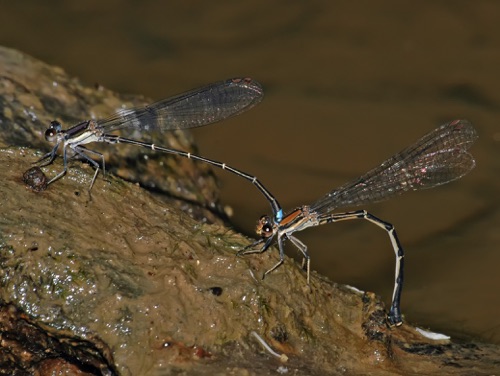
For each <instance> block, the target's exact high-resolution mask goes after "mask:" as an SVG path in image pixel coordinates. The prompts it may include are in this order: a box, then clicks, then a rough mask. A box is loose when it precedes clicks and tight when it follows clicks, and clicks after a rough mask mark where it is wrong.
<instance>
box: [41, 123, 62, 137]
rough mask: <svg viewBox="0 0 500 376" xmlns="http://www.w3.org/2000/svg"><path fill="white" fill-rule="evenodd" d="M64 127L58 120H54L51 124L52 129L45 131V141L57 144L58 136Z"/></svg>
mask: <svg viewBox="0 0 500 376" xmlns="http://www.w3.org/2000/svg"><path fill="white" fill-rule="evenodd" d="M61 131H62V125H61V123H59V122H58V121H56V120H52V121H51V122H50V127H48V128H47V130H46V131H45V140H47V141H48V142H55V141H56V139H57V135H58V134H59V133H61Z"/></svg>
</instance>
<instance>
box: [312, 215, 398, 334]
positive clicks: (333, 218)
mask: <svg viewBox="0 0 500 376" xmlns="http://www.w3.org/2000/svg"><path fill="white" fill-rule="evenodd" d="M350 219H366V220H367V221H369V222H372V223H374V224H375V225H377V226H378V227H380V228H382V229H384V230H385V231H387V234H388V235H389V239H390V240H391V243H392V247H393V249H394V253H395V254H396V272H395V277H394V291H393V294H392V302H391V308H390V310H389V317H388V320H389V323H390V324H391V325H396V326H399V325H401V324H402V323H403V320H402V317H401V308H400V302H401V291H402V289H403V275H404V273H403V267H404V251H403V247H402V246H401V243H400V242H399V238H398V236H397V234H396V230H395V229H394V226H393V225H392V224H390V223H388V222H385V221H383V220H381V219H380V218H378V217H375V216H374V215H372V214H370V213H368V212H367V211H366V210H357V211H353V212H347V213H338V214H330V215H325V216H322V217H320V218H319V222H320V224H325V223H331V222H338V221H345V220H350Z"/></svg>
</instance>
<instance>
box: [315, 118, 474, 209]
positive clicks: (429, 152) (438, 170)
mask: <svg viewBox="0 0 500 376" xmlns="http://www.w3.org/2000/svg"><path fill="white" fill-rule="evenodd" d="M476 138H477V133H476V130H475V129H474V127H473V126H472V124H471V123H470V122H468V121H467V120H454V121H452V122H449V123H446V124H443V125H442V126H440V127H439V128H436V129H435V130H433V131H432V132H430V133H428V134H426V135H425V136H424V137H422V138H421V139H420V140H418V141H417V142H416V143H415V144H413V145H412V146H410V147H408V148H406V149H404V150H403V151H401V152H400V153H398V154H396V155H394V156H393V157H391V158H389V159H388V160H386V161H385V162H384V163H382V164H381V165H380V166H379V167H377V168H375V169H373V170H371V171H369V172H367V173H366V174H364V175H363V176H361V177H360V178H358V179H356V180H353V181H351V182H349V183H347V184H344V185H343V186H341V187H339V188H336V189H334V190H332V191H331V192H330V193H328V194H327V195H325V196H324V197H322V198H321V199H319V200H318V201H316V202H315V203H313V204H312V205H310V207H311V210H313V211H315V212H317V213H319V214H326V213H329V212H331V211H333V210H335V209H336V208H340V207H346V206H359V205H363V204H367V203H369V202H377V201H382V200H386V199H388V198H391V197H393V196H395V195H399V194H401V193H403V192H405V191H409V190H418V189H426V188H432V187H436V186H438V185H441V184H446V183H448V182H450V181H453V180H456V179H459V178H461V177H462V176H464V175H465V174H467V173H468V172H469V171H470V170H472V168H474V166H475V161H474V158H473V157H472V155H470V154H469V153H468V152H467V149H468V148H469V147H470V146H471V144H472V143H473V142H474V141H475V140H476Z"/></svg>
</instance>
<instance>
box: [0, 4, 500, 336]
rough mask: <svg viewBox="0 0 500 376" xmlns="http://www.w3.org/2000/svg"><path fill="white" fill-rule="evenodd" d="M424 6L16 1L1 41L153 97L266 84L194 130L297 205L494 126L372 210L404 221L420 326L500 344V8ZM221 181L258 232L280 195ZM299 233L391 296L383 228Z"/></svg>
mask: <svg viewBox="0 0 500 376" xmlns="http://www.w3.org/2000/svg"><path fill="white" fill-rule="evenodd" d="M410 5H411V3H401V2H397V1H378V2H370V1H365V2H356V3H353V2H349V1H340V2H338V1H337V2H317V1H310V2H301V1H276V0H275V1H260V0H259V1H253V2H248V3H239V2H231V1H221V2H217V3H213V2H202V1H199V2H196V1H195V2H182V3H180V2H179V4H171V3H169V2H162V1H159V0H149V1H142V2H134V1H126V2H123V1H121V2H119V1H108V2H99V1H86V2H76V1H68V2H60V3H58V4H57V6H56V5H53V4H52V5H50V4H49V3H40V2H37V1H24V2H22V3H20V2H7V1H0V9H1V12H0V44H2V45H6V46H10V47H15V48H18V49H20V50H22V51H24V52H27V53H29V54H31V55H34V56H36V57H38V58H40V59H42V60H45V61H47V62H49V63H53V64H56V65H59V66H61V67H63V68H64V69H65V70H67V71H68V72H70V73H71V74H73V75H75V76H78V77H80V78H81V79H83V80H84V81H86V82H88V83H94V82H96V83H99V84H102V85H104V86H106V87H109V88H112V89H114V90H118V91H122V92H130V93H142V94H144V95H147V96H149V97H151V98H154V99H161V98H164V97H167V96H170V95H174V94H177V93H180V92H182V91H185V90H188V89H191V88H194V87H197V86H200V85H202V84H205V83H208V82H212V81H217V80H220V79H224V78H229V77H233V76H241V75H244V76H251V77H253V78H255V79H257V80H259V81H260V82H261V83H262V84H263V85H264V87H265V90H266V98H265V100H264V102H263V103H262V104H261V105H259V106H258V107H257V108H256V109H254V110H252V111H251V112H250V113H247V114H245V115H243V116H240V117H238V118H235V119H231V120H229V121H226V122H224V123H221V124H218V125H214V126H211V127H207V128H205V129H200V130H196V131H195V132H194V133H195V137H196V140H197V142H198V144H199V146H200V152H201V154H203V155H205V156H207V157H210V158H214V159H218V160H221V161H225V162H227V163H230V164H232V165H234V166H235V167H238V168H240V169H242V170H244V171H247V172H249V173H252V174H255V175H257V176H258V177H259V179H260V180H261V181H262V182H264V183H265V184H266V186H267V187H268V188H269V189H270V190H271V191H272V192H273V193H274V194H275V195H276V196H277V198H278V199H279V200H280V202H281V204H282V205H283V206H284V207H285V208H286V209H289V210H291V209H293V208H294V207H295V206H298V205H302V204H305V203H310V202H312V201H313V200H315V199H316V198H319V197H320V196H322V195H323V194H325V193H326V192H327V191H329V190H331V189H332V188H334V187H335V186H338V185H340V184H342V183H344V182H345V181H346V180H348V179H351V178H354V177H356V176H358V175H360V174H362V173H364V172H365V171H367V170H368V169H370V168H372V167H374V166H376V165H377V164H379V163H380V162H382V161H383V160H384V159H385V158H387V157H389V156H390V155H392V154H393V153H395V152H398V151H399V150H401V149H402V148H404V147H406V146H407V145H409V144H411V143H412V142H414V141H415V140H416V139H417V138H419V137H420V136H422V135H423V134H424V133H426V132H427V131H430V130H431V129H433V128H435V127H437V126H438V125H440V124H441V123H444V122H446V121H449V120H452V119H457V118H467V119H469V120H471V121H472V122H473V123H474V124H475V125H476V127H477V129H478V132H479V135H480V139H479V140H478V142H477V143H476V145H475V146H474V147H473V148H472V153H473V154H474V155H475V156H476V159H477V164H478V165H477V168H476V169H475V170H473V172H472V173H471V174H469V175H468V176H466V177H465V178H463V179H462V180H460V181H457V182H454V183H452V184H450V185H447V186H444V187H441V188H437V189H434V190H430V191H423V192H418V193H409V194H407V195H405V196H402V197H401V198H397V199H394V200H392V201H389V202H385V203H380V204H375V205H373V206H370V207H367V208H366V209H369V210H370V211H371V212H373V214H375V215H377V216H379V217H381V218H383V219H384V220H387V221H389V222H391V223H393V224H395V225H396V228H397V230H398V232H399V236H400V239H401V241H402V243H403V246H404V247H405V250H406V255H407V256H406V281H405V291H404V292H403V301H402V308H403V313H405V314H406V320H409V321H411V322H413V323H418V324H419V325H422V326H429V327H431V328H432V329H435V330H443V331H446V332H448V333H451V334H452V335H460V336H463V335H468V336H472V337H473V338H479V339H482V340H485V341H491V342H496V343H500V299H499V296H498V292H497V290H498V286H499V285H500V273H499V272H498V269H499V265H500V252H499V250H498V242H499V241H500V234H499V231H498V227H499V224H500V211H499V203H500V200H499V199H498V191H499V186H500V174H499V172H500V154H499V148H500V130H499V126H498V125H497V119H498V114H499V102H500V94H499V90H498V88H499V87H500V75H499V74H498V71H499V66H500V26H499V25H498V20H497V15H498V14H500V3H497V2H491V1H475V2H467V1H455V2H428V3H418V5H417V4H415V7H412V6H410ZM0 69H1V67H0ZM40 131H41V132H42V131H43V129H41V130H40ZM219 176H220V178H221V181H222V185H223V187H222V188H223V192H222V197H223V201H224V203H226V204H228V205H230V206H232V207H233V209H234V223H235V225H236V226H237V227H238V228H240V229H242V230H243V231H245V232H246V233H248V234H252V232H253V227H254V224H255V221H256V220H257V218H258V217H259V216H260V215H261V214H263V213H266V212H268V211H269V208H268V205H267V203H266V202H265V201H264V200H263V199H262V198H261V197H260V196H259V194H257V193H256V190H255V188H254V187H252V186H251V185H250V184H249V183H248V182H245V181H240V180H239V179H237V178H234V177H232V176H229V175H228V174H226V173H220V174H219ZM299 237H300V239H301V240H303V241H304V242H305V243H306V244H307V245H308V246H309V250H310V253H311V257H312V267H313V269H315V270H317V271H319V272H321V273H323V274H326V275H328V276H329V277H330V278H332V279H333V280H335V281H337V282H342V283H348V284H351V285H354V286H356V287H358V288H361V289H366V290H370V291H375V292H377V293H378V294H381V295H382V296H383V297H384V298H385V300H386V301H389V300H390V295H391V292H392V279H393V268H394V256H393V252H392V248H391V246H390V243H389V240H388V238H387V235H386V234H385V233H384V232H383V231H381V230H380V229H378V228H377V227H376V226H373V225H371V224H369V223H365V222H363V221H358V222H357V223H356V222H350V223H348V222H346V223H339V224H336V225H330V226H324V227H323V228H315V229H310V230H308V231H305V232H303V233H301V234H300V235H299ZM288 249H289V251H290V252H289V254H290V255H293V254H294V252H295V251H294V250H293V248H291V247H288Z"/></svg>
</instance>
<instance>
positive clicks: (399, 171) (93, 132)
mask: <svg viewBox="0 0 500 376" xmlns="http://www.w3.org/2000/svg"><path fill="white" fill-rule="evenodd" d="M262 97H263V90H262V87H261V86H260V84H258V83H257V82H255V81H253V80H251V79H249V78H236V79H230V80H226V81H222V82H218V83H215V84H211V85H207V86H205V87H202V88H200V89H196V90H193V91H190V92H187V93H184V94H181V95H178V96H175V97H172V98H168V99H166V100H163V101H160V102H157V103H154V104H152V105H150V106H146V107H143V108H137V109H128V110H121V111H119V112H117V113H116V114H115V115H113V116H112V117H110V118H108V119H104V120H100V121H94V120H88V121H84V122H82V123H79V124H77V125H75V126H73V127H71V128H69V129H67V130H63V129H62V126H61V124H60V123H58V122H56V121H53V122H52V123H51V125H50V127H49V128H48V129H47V131H46V133H45V137H46V139H47V140H48V141H51V142H55V146H54V148H53V149H52V151H51V152H49V153H47V154H46V155H44V156H43V157H42V158H41V159H40V160H39V161H38V162H42V161H45V162H44V163H43V164H42V165H41V166H46V165H48V164H50V163H52V162H53V161H54V159H55V158H56V156H57V150H58V149H59V147H62V155H63V166H64V167H63V170H62V171H61V172H60V173H59V174H57V175H56V176H55V177H54V178H53V179H51V180H50V181H49V183H48V184H50V183H52V182H54V181H56V180H57V179H59V178H61V177H62V176H63V175H64V174H66V172H67V170H68V159H69V158H70V157H73V156H76V157H79V158H82V159H84V160H86V161H88V162H89V163H90V164H92V165H93V166H94V167H95V169H96V171H95V174H94V176H93V179H92V182H91V186H90V188H92V185H93V184H94V182H95V179H96V177H97V175H98V172H99V169H100V164H99V163H98V162H96V161H95V160H94V159H93V158H92V157H98V158H100V159H101V164H102V169H103V172H104V171H105V165H104V158H103V156H102V155H101V154H100V153H97V152H95V151H92V150H89V149H87V148H85V147H84V146H83V145H85V144H88V143H91V142H105V143H110V144H117V143H123V144H132V145H138V146H142V147H146V148H149V149H152V150H157V151H161V152H165V153H170V154H175V155H179V156H183V157H187V158H190V159H194V160H198V161H202V162H205V163H208V164H210V165H213V166H216V167H219V168H221V169H224V170H227V171H230V172H231V173H233V174H236V175H237V176H240V177H242V178H244V179H246V180H249V181H250V182H251V183H252V184H254V185H255V186H256V187H257V189H258V190H259V191H260V192H261V193H262V194H263V195H264V197H265V198H266V199H267V201H268V202H269V204H270V205H271V209H272V215H271V216H267V215H266V216H262V217H261V218H260V220H259V224H258V226H257V233H258V235H259V236H260V239H259V240H258V241H256V242H255V243H253V244H251V245H249V246H248V247H246V248H244V249H243V250H241V251H240V252H238V254H239V255H243V254H249V253H261V252H264V251H266V250H267V249H268V248H269V246H270V245H271V244H272V242H273V239H274V238H275V237H276V238H277V242H278V248H279V254H280V260H279V262H278V263H277V264H275V265H274V266H273V267H272V268H271V269H269V270H267V271H266V272H265V273H264V277H265V276H266V275H267V274H269V273H270V272H272V271H273V270H275V269H276V268H278V267H279V266H280V265H281V264H283V262H284V258H285V252H284V242H285V240H287V239H288V240H290V242H291V243H292V244H293V245H295V247H297V248H298V249H299V250H300V252H301V253H302V255H303V256H304V260H305V265H306V269H307V282H308V283H309V279H310V257H309V253H308V251H307V246H306V245H305V244H304V243H303V242H301V241H300V240H299V239H298V238H296V237H295V236H294V235H293V234H294V233H295V232H297V231H301V230H304V229H306V228H308V227H312V226H318V225H321V224H325V223H331V222H338V221H343V220H350V219H365V220H368V221H370V222H372V223H374V224H376V225H377V226H379V227H380V228H382V229H384V230H385V231H387V233H388V235H389V238H390V240H391V243H392V247H393V249H394V252H395V255H396V272H395V282H394V290H393V295H392V302H391V308H390V310H389V314H388V320H389V323H390V324H392V325H400V324H401V323H402V316H401V311H400V299H401V291H402V283H403V264H404V261H403V257H404V252H403V248H402V247H401V244H400V242H399V239H398V236H397V234H396V231H395V229H394V226H393V225H391V224H390V223H388V222H385V221H383V220H381V219H379V218H377V217H375V216H374V215H372V214H370V213H368V212H367V211H365V210H357V211H351V212H345V213H333V211H334V210H336V209H338V208H342V207H354V206H359V205H364V204H367V203H369V202H377V201H381V200H385V199H388V198H390V197H393V196H395V195H398V194H400V193H402V192H404V191H408V190H418V189H424V188H432V187H435V186H438V185H441V184H445V183H448V182H450V181H452V180H455V179H458V178H460V177H462V176H464V175H465V174H467V173H468V172H469V171H470V170H471V169H472V168H473V167H474V165H475V162H474V159H473V157H472V156H471V155H470V154H469V153H468V151H467V150H468V148H469V147H470V145H471V144H472V143H473V142H474V140H475V139H476V138H477V134H476V131H475V129H474V128H473V126H472V125H471V124H470V123H469V122H468V121H466V120H455V121H452V122H450V123H446V124H444V125H442V126H440V127H439V128H437V129H435V130H434V131H432V132H430V133H428V134H427V135H425V136H424V137H422V138H421V139H420V140H418V141H417V142H416V143H415V144H413V145H412V146H410V147H408V148H406V149H404V150H403V151H401V152H400V153H398V154H396V155H394V156H393V157H391V158H389V159H388V160H386V161H385V162H384V163H382V164H381V165H380V166H379V167H377V168H375V169H373V170H371V171H369V172H367V173H366V174H364V175H363V176H361V177H360V178H358V179H355V180H354V181H352V182H349V183H347V184H345V185H343V186H341V187H340V188H336V189H334V190H332V191H331V192H329V193H328V194H327V195H325V196H324V197H322V198H320V199H319V200H317V201H316V202H314V203H312V204H310V205H304V206H302V207H300V208H296V209H294V210H293V211H291V212H290V213H289V214H287V215H285V214H284V212H283V210H282V208H281V206H280V204H279V203H278V201H277V200H276V198H275V197H274V196H273V195H272V194H271V192H269V190H268V189H266V188H265V186H264V185H263V184H262V183H261V182H260V181H259V180H258V179H257V178H256V177H255V176H252V175H249V174H247V173H245V172H243V171H241V170H238V169H236V168H233V167H231V166H229V165H226V164H225V163H222V162H218V161H215V160H211V159H208V158H205V157H202V156H198V155H194V154H191V153H188V152H184V151H180V150H175V149H170V148H166V147H161V146H157V145H155V144H150V143H145V142H142V141H138V140H133V139H129V138H125V137H121V136H118V135H114V134H110V132H114V131H118V130H124V129H134V130H139V131H142V132H151V131H169V130H179V129H189V128H194V127H200V126H204V125H207V124H211V123H214V122H217V121H220V120H223V119H226V118H228V117H231V116H234V115H237V114H240V113H242V112H244V111H246V110H248V109H250V108H252V107H253V106H254V105H256V104H257V103H259V102H260V101H261V100H262ZM261 244H262V246H261V247H260V248H257V249H256V246H257V245H261Z"/></svg>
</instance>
